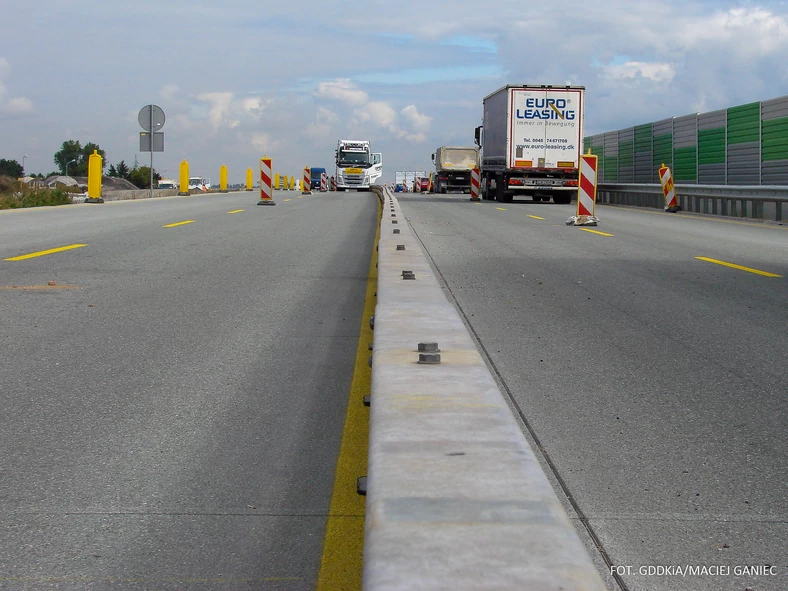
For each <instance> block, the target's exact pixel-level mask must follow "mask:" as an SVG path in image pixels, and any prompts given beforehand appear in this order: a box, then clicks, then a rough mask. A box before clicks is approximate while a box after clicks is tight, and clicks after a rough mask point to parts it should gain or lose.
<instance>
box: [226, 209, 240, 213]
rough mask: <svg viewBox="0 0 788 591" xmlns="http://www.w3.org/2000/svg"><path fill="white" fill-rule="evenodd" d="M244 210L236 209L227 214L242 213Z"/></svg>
mask: <svg viewBox="0 0 788 591" xmlns="http://www.w3.org/2000/svg"><path fill="white" fill-rule="evenodd" d="M242 211H243V209H234V210H232V211H228V212H227V213H241V212H242Z"/></svg>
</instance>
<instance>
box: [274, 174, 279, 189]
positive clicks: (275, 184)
mask: <svg viewBox="0 0 788 591" xmlns="http://www.w3.org/2000/svg"><path fill="white" fill-rule="evenodd" d="M278 188H279V173H278V172H277V173H276V174H275V175H274V189H278Z"/></svg>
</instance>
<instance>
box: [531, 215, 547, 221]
mask: <svg viewBox="0 0 788 591" xmlns="http://www.w3.org/2000/svg"><path fill="white" fill-rule="evenodd" d="M528 217H529V218H533V219H535V220H543V219H544V218H540V217H539V216H538V215H529V216H528Z"/></svg>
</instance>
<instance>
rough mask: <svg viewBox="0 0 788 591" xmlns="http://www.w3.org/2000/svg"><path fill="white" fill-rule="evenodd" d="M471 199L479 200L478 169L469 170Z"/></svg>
mask: <svg viewBox="0 0 788 591" xmlns="http://www.w3.org/2000/svg"><path fill="white" fill-rule="evenodd" d="M471 201H479V169H478V168H474V169H473V170H472V171H471Z"/></svg>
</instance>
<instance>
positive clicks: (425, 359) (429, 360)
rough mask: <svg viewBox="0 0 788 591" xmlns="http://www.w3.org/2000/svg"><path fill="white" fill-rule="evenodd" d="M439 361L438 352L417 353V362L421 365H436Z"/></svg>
mask: <svg viewBox="0 0 788 591" xmlns="http://www.w3.org/2000/svg"><path fill="white" fill-rule="evenodd" d="M440 362H441V354H440V353H419V363H420V364H421V365H438V364H439V363H440Z"/></svg>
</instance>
